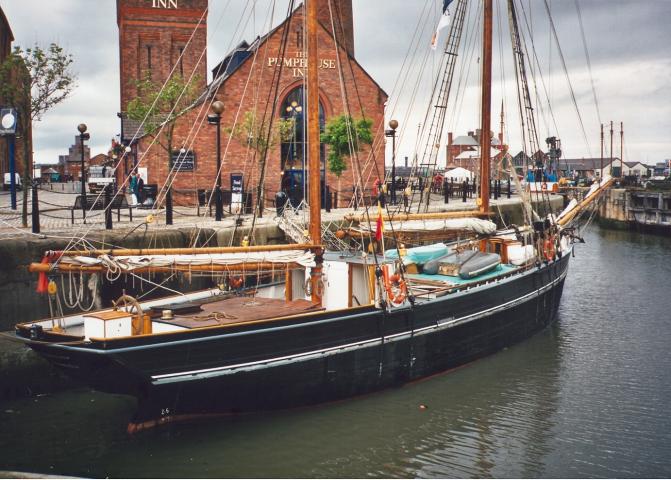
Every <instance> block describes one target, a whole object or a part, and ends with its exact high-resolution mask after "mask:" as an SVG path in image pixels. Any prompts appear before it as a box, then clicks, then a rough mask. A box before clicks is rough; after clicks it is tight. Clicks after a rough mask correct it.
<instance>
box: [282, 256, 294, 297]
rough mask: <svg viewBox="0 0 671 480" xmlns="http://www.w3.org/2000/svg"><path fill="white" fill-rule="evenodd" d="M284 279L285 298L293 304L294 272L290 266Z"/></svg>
mask: <svg viewBox="0 0 671 480" xmlns="http://www.w3.org/2000/svg"><path fill="white" fill-rule="evenodd" d="M284 278H285V280H284V298H285V300H286V301H287V302H291V301H292V300H293V299H294V279H293V273H292V270H291V269H290V268H289V266H288V265H287V268H286V270H285V273H284Z"/></svg>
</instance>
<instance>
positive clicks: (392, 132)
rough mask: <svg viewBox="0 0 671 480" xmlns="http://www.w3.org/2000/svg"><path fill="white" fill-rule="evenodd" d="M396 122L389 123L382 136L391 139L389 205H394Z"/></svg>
mask: <svg viewBox="0 0 671 480" xmlns="http://www.w3.org/2000/svg"><path fill="white" fill-rule="evenodd" d="M397 128H398V121H396V120H390V121H389V130H385V132H384V135H385V136H386V137H391V203H392V204H396V129H397Z"/></svg>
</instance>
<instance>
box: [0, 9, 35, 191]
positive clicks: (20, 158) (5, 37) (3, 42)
mask: <svg viewBox="0 0 671 480" xmlns="http://www.w3.org/2000/svg"><path fill="white" fill-rule="evenodd" d="M13 41H14V34H13V33H12V29H11V27H10V25H9V21H8V20H7V17H6V16H5V13H4V12H3V11H2V7H0V63H2V62H4V61H5V60H6V59H7V57H8V56H9V55H10V53H11V51H12V42H13ZM26 75H27V70H26V69H25V66H23V65H22V66H21V68H19V71H14V74H13V79H12V81H13V82H25V81H28V80H27V79H26ZM21 103H22V104H25V103H26V102H25V101H24V102H21ZM28 103H29V102H28ZM0 107H2V108H10V107H11V108H16V107H17V105H12V102H11V101H9V100H8V99H5V98H2V97H0ZM23 123H25V122H20V123H19V130H17V139H16V141H15V144H14V145H15V151H14V158H15V162H16V164H15V165H16V171H17V172H18V173H19V174H20V175H22V176H23V173H24V165H25V162H26V161H28V162H29V163H32V144H33V140H32V138H33V132H32V125H30V123H29V124H28V125H27V129H26V128H23V130H27V135H24V134H23V132H22V131H21V130H22V124H23ZM19 137H20V138H19ZM26 138H27V141H26V142H24V140H25V139H26ZM26 145H27V150H28V155H27V158H26V156H25V154H24V152H25V150H26ZM30 170H31V169H30V168H29V169H28V172H30ZM6 172H9V139H8V138H4V137H0V178H4V174H5V173H6Z"/></svg>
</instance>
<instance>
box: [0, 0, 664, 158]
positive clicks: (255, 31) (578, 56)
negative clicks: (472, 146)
mask: <svg viewBox="0 0 671 480" xmlns="http://www.w3.org/2000/svg"><path fill="white" fill-rule="evenodd" d="M273 3H274V5H275V9H274V11H273V10H272V5H273ZM441 3H442V2H440V1H439V0H416V1H412V2H408V1H407V0H385V1H371V0H353V7H354V14H355V49H356V55H357V60H358V61H359V62H360V63H361V64H362V65H363V66H364V68H366V69H367V70H368V71H369V72H370V73H371V75H372V76H373V78H375V79H376V80H377V81H378V83H379V84H380V85H381V86H382V87H383V88H384V89H385V90H386V91H387V92H388V93H390V94H393V95H392V97H391V98H390V105H396V106H397V108H396V111H395V112H394V116H396V117H397V118H398V119H399V120H403V122H404V123H402V128H405V129H406V132H405V137H406V140H405V142H404V146H402V147H401V149H404V150H403V152H400V156H402V155H410V154H411V153H412V151H413V149H414V143H415V142H414V136H415V135H416V131H417V126H418V124H419V123H420V122H421V121H422V120H423V117H424V113H425V111H426V105H427V102H428V100H427V99H428V94H427V91H429V90H428V89H430V82H429V77H430V76H431V74H432V73H435V71H436V69H437V62H438V60H437V58H436V56H434V57H428V58H427V65H426V68H425V75H424V77H423V78H422V80H421V81H420V83H419V86H420V88H419V89H418V91H417V95H416V96H415V98H414V101H411V98H412V91H413V87H414V83H412V82H413V79H412V78H411V76H412V75H415V74H417V73H419V71H420V69H421V63H420V62H419V61H418V59H420V58H423V55H425V54H426V51H427V50H428V44H429V41H430V36H431V33H432V29H433V27H434V25H435V23H436V22H437V19H438V15H439V12H440V4H441ZM471 3H472V4H473V5H476V6H477V4H478V2H471ZM516 4H517V5H518V8H520V9H521V8H522V7H524V9H525V10H524V11H525V13H526V15H527V19H528V21H529V24H530V26H532V28H533V31H534V35H535V39H536V40H535V41H534V44H535V46H536V49H537V51H538V57H539V61H540V62H541V71H542V73H543V77H544V79H545V81H546V82H547V84H548V85H549V86H550V93H551V95H550V96H551V100H552V102H553V105H554V104H555V103H556V106H554V111H555V115H556V118H557V123H558V124H559V127H560V128H559V129H560V133H561V135H562V136H563V138H562V141H563V146H564V151H565V152H566V154H567V155H570V156H586V155H589V153H590V152H589V149H588V148H587V146H586V145H585V142H584V140H583V139H582V137H583V134H582V132H581V131H580V129H579V127H578V121H577V118H576V115H575V112H574V109H573V106H572V103H571V101H570V96H569V94H568V91H567V90H566V87H565V85H564V84H565V79H564V74H563V72H562V70H561V65H560V63H559V59H558V52H557V48H556V46H555V45H552V46H551V48H548V46H549V45H550V42H549V40H550V33H549V32H550V31H549V22H548V19H547V15H546V13H545V6H544V0H533V1H529V0H517V1H516ZM548 4H549V5H550V7H551V10H552V18H553V21H554V24H555V27H556V30H557V35H558V37H559V40H560V41H561V45H562V51H563V54H564V57H565V60H566V63H567V66H568V68H569V69H570V75H571V81H572V82H573V86H574V88H575V94H576V96H577V98H579V99H580V101H581V104H582V107H581V108H582V109H584V110H583V111H584V113H583V120H584V122H585V130H586V135H587V136H588V138H589V142H590V147H591V153H592V154H595V153H598V142H599V121H598V119H597V117H596V109H595V106H594V102H593V99H592V94H591V84H590V77H589V74H588V71H587V65H586V60H585V54H584V51H583V45H582V39H581V31H580V25H579V22H578V17H577V10H576V2H575V1H570V0H561V1H560V0H548ZM1 5H2V8H3V10H4V12H5V14H6V15H7V17H8V19H9V21H10V24H11V26H12V30H13V32H14V35H15V37H16V41H15V44H17V45H21V46H22V47H26V46H30V45H32V44H34V43H35V42H37V43H40V44H41V45H48V44H49V43H50V42H56V43H59V44H60V45H61V46H63V47H65V48H66V49H67V50H68V51H69V52H70V53H72V54H73V56H74V58H75V64H74V70H75V71H76V72H77V74H78V88H77V90H76V91H75V93H74V94H73V95H72V97H71V98H69V99H68V100H67V101H65V102H64V103H63V104H62V105H59V106H58V107H57V108H54V109H53V110H52V111H51V112H49V113H48V114H47V115H46V116H45V118H44V120H43V121H42V122H39V123H38V124H36V125H35V128H34V150H35V158H36V161H39V162H49V161H51V162H53V161H56V159H57V158H58V155H59V154H64V153H66V152H67V148H68V146H69V145H70V144H71V143H72V141H73V140H74V135H75V134H76V133H77V131H76V126H77V124H79V123H81V122H85V123H87V124H88V126H89V130H90V132H91V145H92V148H93V152H94V153H99V152H102V151H106V150H107V148H108V146H109V142H110V139H111V138H112V137H113V136H114V135H116V134H117V133H118V131H119V122H118V119H117V117H116V112H117V111H118V110H119V58H118V55H119V50H118V30H117V25H116V2H115V1H113V0H106V1H99V0H96V1H91V0H59V1H57V2H44V1H43V0H21V1H16V0H4V1H1ZM210 5H211V9H210V13H209V18H208V32H209V48H208V67H209V69H211V68H212V67H213V66H214V65H215V64H216V63H217V62H219V61H220V60H221V59H222V58H223V56H224V55H225V54H226V53H227V52H228V51H230V50H231V48H232V47H233V46H235V45H236V44H237V43H238V42H239V41H240V40H242V39H247V40H251V39H253V38H254V37H255V36H256V35H260V34H263V33H264V32H265V31H266V30H267V29H268V25H269V23H272V25H273V26H274V25H277V24H278V23H279V22H280V21H281V20H282V19H283V18H284V16H285V14H286V12H287V6H288V5H289V2H288V1H287V0H280V1H277V2H272V1H271V0H258V1H257V2H256V3H254V2H253V1H242V0H211V1H210ZM497 5H500V7H499V8H501V9H503V7H504V3H503V2H497ZM578 5H579V6H580V9H581V12H582V20H583V25H584V30H585V37H586V40H587V45H588V48H589V54H590V58H591V64H592V76H593V79H594V82H595V85H596V88H597V94H598V98H599V107H600V110H601V115H602V117H603V118H602V119H601V120H602V121H604V122H608V121H610V120H611V119H613V120H614V121H616V122H618V123H619V122H620V121H623V122H624V124H625V135H626V138H625V142H626V145H627V147H628V150H629V153H630V154H631V156H632V157H635V158H631V159H632V160H643V161H646V160H647V161H648V162H652V163H654V162H656V161H661V160H662V159H664V158H668V157H671V149H670V148H669V142H668V141H666V138H668V132H669V131H671V125H670V124H669V123H670V122H671V120H670V119H671V115H669V113H671V112H669V107H668V105H671V91H670V89H669V87H668V78H670V75H671V62H670V57H669V53H668V39H669V34H668V25H667V24H668V19H669V18H671V2H669V1H663V0H638V1H636V2H631V1H627V0H579V2H578ZM520 11H521V10H520ZM423 12H424V15H423ZM252 13H253V15H252ZM243 14H244V16H243ZM271 14H272V21H271V19H270V17H271ZM473 15H474V14H473ZM241 18H243V20H242V21H241V20H240V19H241ZM420 19H421V21H420ZM502 24H503V25H504V26H506V27H507V20H506V19H505V18H503V20H502ZM418 25H419V30H417V28H418ZM523 28H524V29H526V26H524V27H523ZM420 32H421V35H420ZM417 35H419V36H420V38H419V39H418V38H417ZM507 35H508V34H507V33H503V32H502V33H501V35H499V34H498V28H495V39H494V42H495V45H496V46H498V44H499V42H501V43H502V44H503V45H504V48H507V49H509V48H510V47H509V40H508V39H507ZM413 36H414V37H415V39H416V43H415V46H414V47H413V48H412V49H410V58H407V59H406V54H407V53H408V51H409V47H408V46H409V45H411V41H412V39H413ZM474 38H476V40H477V36H476V37H474ZM499 39H500V40H499ZM506 45H507V47H506ZM463 56H464V57H466V55H465V54H464V55H463ZM478 56H479V53H478V51H477V49H475V50H474V53H473V54H472V57H470V58H463V61H464V62H466V63H465V64H470V68H471V71H470V77H469V82H468V85H467V87H468V88H464V91H465V93H466V97H465V98H466V99H465V100H464V103H463V106H462V107H461V108H457V107H456V106H455V107H454V110H453V111H452V112H451V113H452V116H453V117H454V118H453V119H452V120H451V121H450V122H448V123H449V124H450V125H451V126H452V127H453V128H454V130H455V134H463V133H465V132H466V131H468V130H472V129H475V128H477V125H476V124H477V123H478V122H479V120H478V115H477V109H478V100H477V95H476V92H475V88H474V87H475V85H474V83H475V81H476V80H477V78H478V73H477V69H478V64H477V57H478ZM496 58H497V55H495V59H496ZM404 62H405V64H406V66H408V65H412V70H411V71H410V74H411V75H410V76H409V77H408V78H407V79H406V81H405V82H401V80H403V78H401V79H399V77H400V75H399V72H400V71H401V66H402V65H403V64H404ZM497 63H498V62H497ZM550 66H551V68H550ZM496 68H497V67H496V66H495V72H494V78H495V79H496V80H497V85H498V78H499V77H500V67H498V70H497V69H496ZM505 69H506V72H507V73H508V74H511V73H512V72H513V70H512V63H507V64H506V67H505ZM550 71H551V74H550ZM395 85H398V86H397V89H396V90H394V86H395ZM497 85H495V93H494V96H493V104H494V105H495V107H494V110H495V111H496V112H498V108H499V107H498V105H500V102H501V96H502V93H501V92H502V89H501V88H500V85H498V86H497ZM513 85H514V81H513V80H510V81H509V83H507V85H506V86H507V87H508V88H507V89H506V90H507V94H508V96H510V98H509V99H508V100H507V101H506V103H507V105H508V121H509V122H510V125H509V126H508V127H507V128H508V129H509V131H510V135H511V143H514V142H517V143H518V144H519V141H518V140H516V137H515V135H518V132H519V127H516V126H514V125H513V123H514V122H515V120H516V118H517V113H515V110H514V108H515V105H516V100H515V97H514V96H512V95H513V94H514V92H511V87H512V86H513ZM401 86H402V88H401ZM455 88H456V87H455ZM539 90H541V91H542V88H541V87H540V85H539ZM542 101H543V102H547V100H546V99H543V100H542ZM411 107H412V108H411ZM406 113H407V114H406ZM457 113H460V115H458V116H457V115H456V114H457ZM389 115H391V112H390V113H389ZM495 117H496V115H495ZM494 125H495V126H496V127H495V128H494V129H495V130H497V129H498V121H495V122H494ZM539 130H542V133H541V135H540V136H541V137H543V138H544V136H545V133H546V131H547V130H548V129H547V128H546V127H545V126H544V124H543V122H542V121H539ZM553 134H554V133H553Z"/></svg>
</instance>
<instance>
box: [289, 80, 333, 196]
mask: <svg viewBox="0 0 671 480" xmlns="http://www.w3.org/2000/svg"><path fill="white" fill-rule="evenodd" d="M281 116H282V118H283V119H285V120H291V121H292V122H293V124H294V128H293V135H291V137H290V138H287V139H285V140H283V142H282V148H281V154H282V161H281V168H282V172H283V176H282V190H283V191H285V192H287V193H288V194H289V196H290V198H291V200H292V204H294V205H295V204H296V203H297V202H298V203H300V200H302V199H303V197H304V192H306V191H307V185H306V181H307V179H306V178H305V171H306V170H307V168H308V167H307V162H308V159H307V143H306V140H307V139H306V136H307V124H306V121H307V111H306V109H305V94H304V90H303V86H299V87H296V88H295V89H293V90H291V91H290V92H289V94H288V95H287V96H286V97H285V98H284V101H283V102H282V106H281ZM324 125H325V117H324V106H323V105H322V103H321V102H319V130H320V132H323V131H324ZM319 151H320V157H321V158H320V163H321V181H322V185H323V182H324V176H325V166H326V147H325V145H324V144H323V143H322V144H320V149H319Z"/></svg>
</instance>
